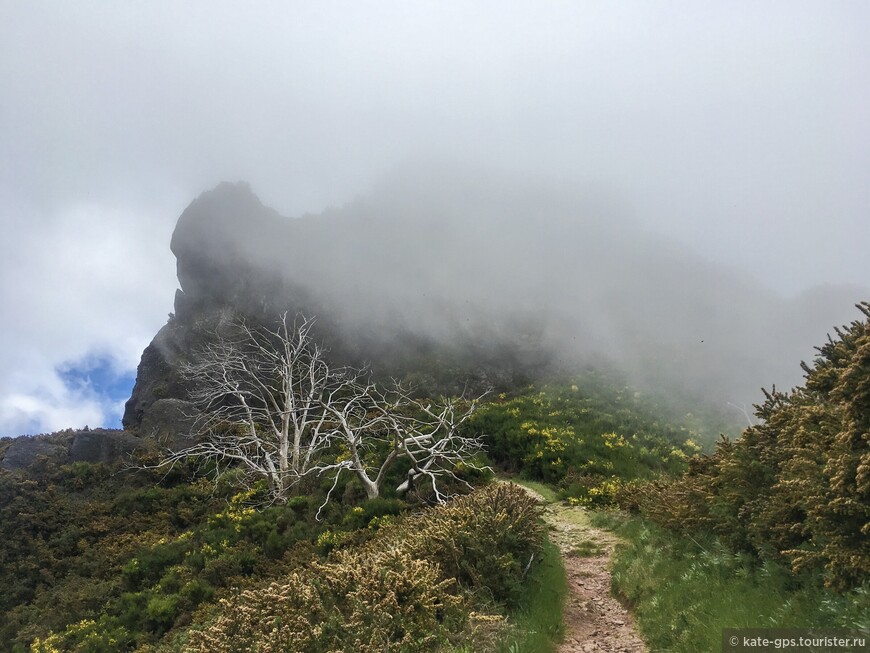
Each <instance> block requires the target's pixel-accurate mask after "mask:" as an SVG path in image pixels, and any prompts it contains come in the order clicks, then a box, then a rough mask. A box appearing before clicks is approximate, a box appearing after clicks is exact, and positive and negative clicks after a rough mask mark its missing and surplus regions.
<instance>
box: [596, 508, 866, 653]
mask: <svg viewBox="0 0 870 653" xmlns="http://www.w3.org/2000/svg"><path fill="white" fill-rule="evenodd" d="M593 521H594V523H595V524H596V525H598V526H605V527H608V528H613V529H615V530H616V531H617V532H618V533H619V534H620V535H622V536H623V538H624V540H625V542H626V543H625V544H623V545H621V546H619V547H618V548H617V550H616V553H615V556H614V564H613V568H612V584H613V591H614V592H615V594H616V595H617V596H619V597H620V598H621V599H622V600H623V601H624V602H625V603H627V604H629V605H630V606H631V607H632V612H633V614H634V616H635V618H636V619H637V623H638V626H639V628H640V630H641V632H642V633H643V636H644V639H645V640H646V641H647V643H648V644H649V646H650V649H651V650H656V651H674V652H675V653H696V652H697V651H716V650H719V648H720V646H721V638H722V629H723V628H761V627H764V628H777V627H778V628H808V627H823V628H834V627H839V628H865V629H866V628H870V586H867V585H865V586H864V588H863V589H862V588H857V589H856V590H853V591H850V592H846V593H842V594H837V593H835V592H833V591H831V590H829V589H826V588H824V587H822V586H821V583H820V582H818V579H817V578H815V577H814V575H813V574H801V575H798V576H795V575H794V574H792V573H791V572H790V570H789V569H788V568H787V567H784V566H782V565H780V564H778V563H776V562H773V561H760V560H759V559H758V558H756V557H755V556H753V555H751V554H748V553H745V552H736V553H735V552H733V551H732V550H730V549H729V548H728V547H727V546H725V545H724V544H723V543H722V541H721V540H719V539H718V538H716V537H714V536H712V535H709V534H708V535H701V534H694V535H693V536H692V537H685V536H683V535H680V534H676V533H674V532H672V531H670V530H668V529H663V528H661V527H659V526H657V525H656V524H652V523H650V522H648V521H645V520H642V519H639V518H637V517H633V518H630V519H625V518H624V517H621V516H618V515H615V514H600V513H599V514H596V515H593Z"/></svg>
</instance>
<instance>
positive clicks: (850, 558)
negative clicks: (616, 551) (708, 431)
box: [630, 303, 870, 590]
mask: <svg viewBox="0 0 870 653" xmlns="http://www.w3.org/2000/svg"><path fill="white" fill-rule="evenodd" d="M860 308H861V309H862V310H863V311H864V313H865V315H866V316H867V319H866V320H865V321H855V322H853V323H852V324H851V325H850V326H849V327H847V328H844V329H837V338H836V339H833V338H831V339H829V341H828V342H827V343H826V344H825V345H824V346H822V347H819V348H818V352H819V355H818V357H817V358H816V359H815V361H814V363H813V364H812V365H806V364H805V365H804V370H805V371H806V382H805V384H804V385H803V386H801V387H797V388H795V389H793V390H792V391H791V392H788V393H783V392H777V391H775V390H774V391H772V392H769V393H766V400H765V402H764V403H763V404H762V405H760V406H758V408H757V415H758V417H759V419H760V420H761V423H760V424H758V425H757V426H753V427H752V428H749V429H747V430H746V431H745V432H744V433H743V435H742V437H741V438H740V439H738V440H737V441H734V442H730V441H727V440H726V441H723V442H722V443H721V444H720V445H719V447H718V448H717V450H716V453H715V454H714V455H712V456H709V457H703V458H698V459H696V460H694V461H693V462H692V464H691V466H690V469H689V470H688V472H687V473H686V474H684V475H683V476H682V477H680V478H679V479H675V480H667V479H662V480H659V481H657V482H654V483H651V484H648V485H646V486H644V487H643V488H642V489H640V491H638V492H636V493H635V494H634V496H633V497H632V499H631V505H630V507H633V508H636V509H638V510H640V512H641V513H642V514H644V515H646V516H648V517H649V518H650V519H652V520H653V521H656V522H658V523H660V524H662V525H664V526H666V527H668V528H671V529H673V530H675V531H677V532H682V533H688V534H694V533H697V532H712V533H715V534H716V535H718V536H719V537H721V538H722V540H723V541H724V542H725V543H727V544H728V546H729V547H730V548H731V549H732V550H734V551H744V552H749V553H751V554H752V555H754V556H757V557H758V558H760V559H761V560H769V561H773V562H778V563H783V564H786V565H789V566H790V567H791V569H792V570H793V571H794V572H795V573H799V572H801V571H808V572H815V573H818V574H819V575H820V576H822V577H823V578H824V581H825V583H826V584H827V585H828V586H830V587H832V588H835V589H840V590H845V589H849V588H855V587H857V586H859V585H861V584H862V583H866V581H867V578H868V577H870V547H868V546H867V542H868V541H870V304H868V303H864V304H862V305H861V306H860Z"/></svg>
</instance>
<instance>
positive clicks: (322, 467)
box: [158, 313, 482, 502]
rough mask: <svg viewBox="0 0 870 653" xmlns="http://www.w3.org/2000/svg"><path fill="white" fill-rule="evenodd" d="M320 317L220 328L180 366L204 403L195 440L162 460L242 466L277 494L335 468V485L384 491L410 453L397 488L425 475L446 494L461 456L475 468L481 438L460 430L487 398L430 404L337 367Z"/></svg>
mask: <svg viewBox="0 0 870 653" xmlns="http://www.w3.org/2000/svg"><path fill="white" fill-rule="evenodd" d="M313 323H314V320H313V319H310V318H305V317H302V316H297V317H296V318H295V319H293V320H290V319H289V318H288V316H287V314H286V313H285V314H284V315H283V316H281V319H280V320H279V322H278V326H277V328H276V329H275V330H271V329H268V328H264V327H252V326H250V325H249V324H247V323H245V322H244V321H235V322H233V323H232V324H231V325H230V327H229V328H224V329H219V330H218V332H217V333H216V334H215V338H214V340H213V341H212V342H211V343H210V344H209V345H208V346H206V347H205V348H204V349H203V350H202V351H200V352H199V353H198V354H197V355H196V356H195V357H194V360H193V361H192V362H190V363H188V364H187V365H185V366H184V368H183V369H182V374H183V375H184V377H185V379H187V380H188V381H189V382H190V383H191V386H192V388H193V389H192V391H191V401H192V402H193V403H194V404H196V406H197V407H198V409H199V410H200V411H201V416H200V417H199V419H198V420H197V422H196V424H195V427H194V429H193V432H192V433H191V436H192V437H193V438H194V439H195V443H194V444H191V445H190V446H188V447H185V448H182V449H179V450H176V451H170V452H169V453H168V455H167V456H166V457H165V458H164V459H163V460H162V461H161V462H160V463H159V464H158V466H161V467H162V466H168V465H172V464H174V463H176V462H178V461H180V460H184V459H189V458H194V459H198V460H206V461H209V462H212V463H213V464H214V465H215V466H216V469H217V472H218V474H220V473H221V472H222V471H224V470H226V469H228V468H233V469H238V470H241V471H242V472H243V481H242V482H246V483H250V482H252V481H256V480H260V479H265V480H266V481H268V484H269V490H270V494H271V497H272V499H273V500H275V501H279V502H280V501H284V500H286V498H287V496H288V493H289V491H290V488H292V486H293V485H294V484H295V483H297V482H298V481H299V480H300V479H302V478H303V477H305V476H307V475H310V474H318V475H323V474H327V475H334V482H333V486H332V487H333V489H334V488H335V487H336V486H337V484H338V481H339V478H340V476H341V474H342V472H344V471H350V472H352V473H353V474H355V475H356V476H357V478H358V479H359V481H360V483H361V484H362V486H363V488H364V489H365V492H366V495H367V496H368V497H370V498H372V497H377V496H379V494H380V492H381V489H382V487H383V483H384V479H385V475H386V473H387V471H388V470H389V469H390V467H392V465H393V464H394V463H396V461H398V460H400V459H406V460H407V462H408V465H409V468H410V469H409V472H408V478H407V479H406V480H405V481H404V482H403V483H402V484H401V485H400V486H399V487H398V488H397V490H398V491H399V492H406V491H407V490H408V489H409V488H410V486H411V485H412V484H413V483H414V481H416V480H417V479H420V478H424V479H427V481H428V482H429V483H430V484H431V487H432V490H433V492H434V496H435V498H436V500H437V501H443V500H444V499H445V498H446V494H445V493H444V491H443V490H442V489H441V486H439V481H440V480H442V479H444V478H448V477H449V478H456V472H455V469H456V465H457V464H458V463H460V462H463V463H466V464H468V465H470V466H473V467H478V465H477V464H476V462H475V457H476V455H477V453H478V452H479V451H480V450H481V445H482V443H481V441H480V439H479V438H474V437H466V436H463V435H461V434H460V431H459V429H460V427H461V426H462V425H463V424H464V423H465V422H466V421H467V420H468V419H469V418H470V417H471V415H472V414H473V412H474V410H475V409H476V407H477V405H478V403H479V400H480V398H479V397H478V398H477V399H474V400H472V401H465V400H452V399H442V400H440V401H439V402H437V403H434V404H433V403H432V402H421V401H418V400H415V399H413V398H412V396H411V394H410V392H409V390H408V389H406V388H404V387H402V386H401V385H400V384H398V383H394V384H393V386H392V387H391V388H390V390H389V391H387V392H385V391H382V390H381V389H379V388H378V387H377V386H376V385H375V384H374V383H373V382H372V381H371V374H370V373H369V371H368V370H367V369H354V368H346V367H344V368H332V367H330V365H329V363H328V362H327V360H326V350H325V348H324V347H323V346H322V345H321V344H319V343H318V342H317V341H316V340H315V339H314V337H313V335H312V326H313ZM330 494H331V491H330ZM328 499H329V495H327V500H328Z"/></svg>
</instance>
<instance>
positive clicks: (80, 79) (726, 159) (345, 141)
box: [0, 0, 870, 435]
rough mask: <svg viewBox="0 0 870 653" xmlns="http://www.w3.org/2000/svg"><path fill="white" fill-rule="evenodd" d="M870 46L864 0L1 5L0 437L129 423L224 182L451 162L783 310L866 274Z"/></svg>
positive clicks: (317, 198)
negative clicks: (670, 255) (489, 169)
mask: <svg viewBox="0 0 870 653" xmlns="http://www.w3.org/2000/svg"><path fill="white" fill-rule="evenodd" d="M868 34H870V3H868V2H866V0H858V1H855V2H829V1H821V0H820V1H819V2H812V3H810V2H797V1H795V0H787V1H783V2H755V1H752V2H749V1H747V2H736V1H733V0H729V1H727V2H724V1H723V2H712V1H710V0H706V1H704V2H697V1H691V2H677V1H673V2H659V1H654V0H642V1H639V2H609V1H608V2H605V1H601V2H551V3H546V2H532V1H529V2H504V1H499V2H464V1H463V2H443V1H438V2H420V1H415V2H347V3H336V2H322V1H318V2H307V3H304V2H292V3H291V2H256V3H241V2H234V3H230V2H215V1H214V0H209V1H207V2H206V1H202V2H157V1H148V2H123V3H120V2H119V3H115V2H99V3H98V2H87V1H85V0H77V1H76V2H65V1H57V2H38V1H33V0H28V1H26V2H25V1H12V0H0V89H2V91H0V92H2V97H0V220H2V230H3V236H2V238H0V266H2V270H0V305H2V306H3V319H2V321H0V435H13V434H17V433H24V432H41V431H50V430H55V429H59V428H64V427H67V426H70V427H81V426H84V425H85V424H89V425H90V426H97V425H101V424H109V425H117V423H118V415H119V414H120V405H121V404H122V403H123V400H124V399H126V397H127V396H128V394H129V387H130V383H131V382H132V375H133V374H134V371H135V365H136V363H137V362H138V358H139V355H140V354H141V351H142V349H143V348H144V346H145V345H146V344H147V343H148V341H149V340H150V338H151V337H152V336H153V334H154V333H155V332H156V330H157V329H158V328H159V327H160V326H161V325H162V324H163V323H164V322H165V320H166V315H167V313H168V312H169V311H170V310H172V300H173V292H174V288H175V287H176V280H175V274H174V273H175V266H174V259H173V257H172V255H171V253H170V252H169V238H170V235H171V232H172V228H173V226H174V223H175V220H176V218H177V217H178V215H179V214H180V213H181V211H182V210H183V209H184V207H185V206H186V205H187V203H188V202H189V201H190V200H191V199H193V198H194V197H195V196H196V195H198V194H199V193H200V192H202V191H203V190H206V189H208V188H211V187H213V186H214V185H215V184H217V183H218V182H219V181H221V180H225V179H226V180H233V181H235V180H240V179H244V180H248V181H249V182H250V183H251V185H252V187H253V189H254V190H255V192H257V193H258V194H259V195H260V197H261V199H262V200H263V201H264V203H266V204H267V205H270V206H273V207H274V208H276V209H277V210H279V211H280V212H281V213H283V214H285V215H298V214H302V213H305V212H317V211H320V210H322V209H323V208H325V207H327V206H330V205H337V204H342V203H344V202H346V201H348V200H350V199H352V198H353V197H354V196H357V195H359V194H363V193H365V192H366V190H367V189H368V188H369V187H370V186H371V185H373V184H374V183H377V181H378V180H379V179H380V178H381V177H382V176H383V175H384V174H385V173H387V172H389V171H390V170H392V169H394V168H396V167H397V166H401V165H403V164H404V163H405V162H407V161H409V160H415V159H417V158H420V157H430V156H435V157H443V158H448V159H454V160H459V161H463V162H469V163H471V164H473V165H480V166H493V167H498V168H500V169H503V170H507V171H511V172H514V173H517V172H518V173H529V174H531V175H535V176H537V177H544V178H549V177H555V178H558V179H560V180H563V181H564V180H567V181H569V182H577V183H583V184H592V185H595V186H598V187H600V188H601V189H603V190H604V191H606V192H608V193H610V194H611V195H613V196H614V197H618V198H619V199H620V201H621V202H622V203H623V204H624V206H625V207H627V210H628V211H630V212H631V213H632V214H633V215H634V217H635V218H636V219H638V220H640V221H642V222H645V223H648V224H649V225H652V226H653V227H654V228H655V229H658V230H660V231H662V232H664V233H667V234H671V235H673V236H674V237H675V238H678V239H679V240H680V241H682V242H683V243H685V244H688V245H689V246H691V247H693V248H694V249H696V250H697V251H698V252H700V253H701V254H703V255H705V256H707V257H709V258H711V259H714V260H717V261H725V262H730V263H732V264H733V265H734V266H736V267H738V268H741V269H743V270H744V271H746V272H747V273H749V274H751V275H753V276H755V277H756V278H758V279H760V280H762V281H763V282H764V283H765V284H767V285H768V286H770V287H772V288H774V289H776V290H778V291H780V292H782V293H784V294H795V293H798V292H800V291H802V290H803V289H806V288H808V287H810V286H813V285H817V284H822V283H854V284H861V285H867V284H868V282H870V256H868V255H867V254H868V245H870V183H868V182H870V179H868V176H870V120H868V116H870V39H868V38H867V35H868ZM856 299H857V298H856Z"/></svg>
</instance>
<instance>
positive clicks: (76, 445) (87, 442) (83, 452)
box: [68, 429, 146, 465]
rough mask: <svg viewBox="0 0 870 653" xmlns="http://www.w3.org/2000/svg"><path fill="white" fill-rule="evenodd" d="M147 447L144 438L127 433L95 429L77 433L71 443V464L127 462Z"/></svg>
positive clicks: (69, 456) (69, 455) (69, 453)
mask: <svg viewBox="0 0 870 653" xmlns="http://www.w3.org/2000/svg"><path fill="white" fill-rule="evenodd" d="M144 446H146V443H145V442H143V441H142V438H137V437H136V436H134V435H133V434H132V433H128V432H127V431H116V430H111V431H110V430H106V429H94V430H91V431H76V432H75V433H73V437H72V442H71V443H70V447H69V452H68V458H69V462H88V463H105V464H107V465H110V464H113V463H116V462H120V461H123V460H125V459H126V458H128V457H129V455H130V454H132V453H133V452H135V451H138V450H140V449H142V448H143V447H144Z"/></svg>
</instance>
